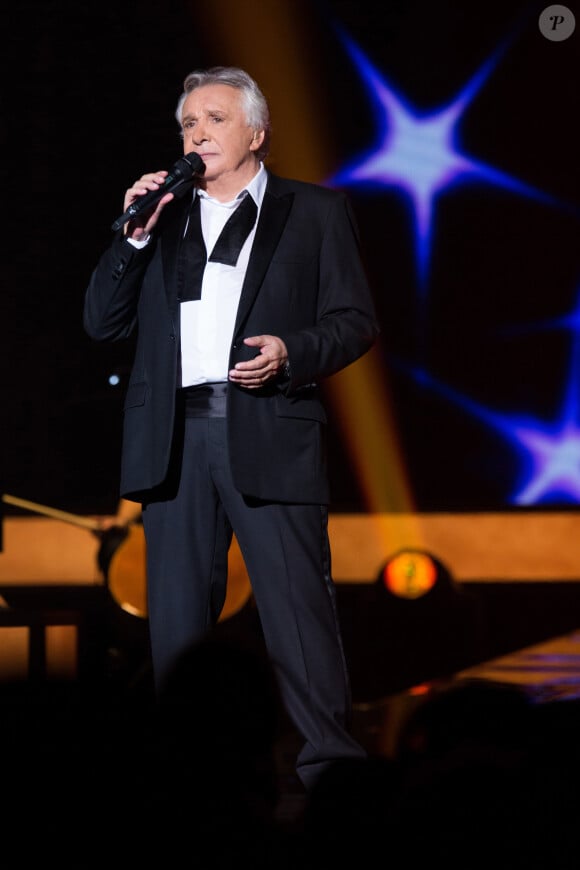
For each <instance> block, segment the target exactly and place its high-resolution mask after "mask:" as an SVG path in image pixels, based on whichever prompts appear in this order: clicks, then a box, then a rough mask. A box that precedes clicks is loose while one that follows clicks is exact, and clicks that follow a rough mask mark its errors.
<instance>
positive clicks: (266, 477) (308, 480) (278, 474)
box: [84, 173, 379, 503]
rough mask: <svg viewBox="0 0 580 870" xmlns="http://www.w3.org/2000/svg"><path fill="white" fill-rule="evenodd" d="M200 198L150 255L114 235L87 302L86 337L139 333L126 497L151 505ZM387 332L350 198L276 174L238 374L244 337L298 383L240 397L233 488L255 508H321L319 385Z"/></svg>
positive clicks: (253, 257)
mask: <svg viewBox="0 0 580 870" xmlns="http://www.w3.org/2000/svg"><path fill="white" fill-rule="evenodd" d="M189 203H190V198H189V197H186V198H184V199H182V200H176V201H175V202H172V203H170V204H169V205H168V206H167V207H166V208H165V210H164V212H163V213H162V216H161V220H160V222H159V223H158V226H157V227H156V229H155V234H154V237H153V238H152V240H151V241H150V243H149V245H148V246H147V247H146V248H144V249H142V250H137V249H136V248H135V247H134V246H133V245H131V244H130V243H129V242H127V241H125V240H124V239H123V237H122V235H121V234H118V235H117V236H116V237H115V239H114V240H113V243H112V245H111V247H110V248H109V249H108V250H107V251H106V252H105V253H104V254H103V256H102V257H101V259H100V261H99V263H98V265H97V267H96V269H95V271H94V272H93V274H92V276H91V279H90V283H89V286H88V288H87V291H86V297H85V307H84V325H85V329H86V331H87V333H88V334H89V335H90V336H91V337H92V338H94V339H96V340H99V341H111V340H118V339H122V338H126V337H129V336H130V335H131V334H132V333H133V332H134V330H135V329H137V341H136V353H135V360H134V364H133V367H132V371H131V376H130V381H129V386H128V389H127V394H126V400H125V407H124V428H123V449H122V457H121V486H120V490H121V494H122V495H124V496H126V497H129V498H134V499H135V500H137V501H142V500H144V501H146V500H147V499H148V497H149V496H150V495H151V493H152V492H154V491H155V490H156V489H157V488H158V487H159V486H160V485H162V484H163V482H164V481H165V478H166V476H167V473H168V468H169V460H170V453H171V448H172V442H173V439H174V434H175V432H174V426H175V419H176V395H177V390H178V386H179V345H180V334H179V320H180V318H179V304H180V303H179V300H178V298H177V276H176V270H177V260H178V249H179V243H180V239H181V237H182V235H183V229H184V221H185V217H186V212H187V209H188V207H189ZM378 331H379V330H378V325H377V321H376V316H375V310H374V306H373V301H372V294H371V291H370V288H369V286H368V283H367V278H366V275H365V271H364V267H363V264H362V262H361V257H360V252H359V248H358V236H357V229H356V227H355V223H354V218H353V214H352V211H351V208H350V205H349V203H348V200H347V198H346V197H345V196H344V194H342V193H340V192H338V191H334V190H330V189H328V188H324V187H321V186H318V185H314V184H308V183H305V182H300V181H293V180H289V179H283V178H280V177H277V176H275V175H273V174H271V173H268V182H267V187H266V192H265V196H264V201H263V204H262V208H261V211H260V216H259V221H258V226H257V228H256V235H255V239H254V244H253V247H252V251H251V254H250V260H249V264H248V269H247V273H246V278H245V281H244V285H243V289H242V294H241V298H240V304H239V308H238V312H237V317H236V322H235V328H234V334H233V336H232V344H231V351H230V368H231V367H233V366H234V365H235V363H236V362H237V361H239V360H240V359H245V358H247V348H246V347H245V345H244V344H243V339H244V338H245V337H247V336H252V335H262V334H268V335H277V336H279V337H280V338H282V339H283V340H284V342H285V343H286V346H287V348H288V356H289V360H290V365H291V372H292V375H291V379H290V380H289V381H288V380H280V381H279V382H273V383H272V384H270V385H269V386H267V387H266V388H264V389H261V390H244V389H243V388H240V387H237V386H234V385H230V389H229V391H228V398H227V420H228V436H229V437H228V443H229V452H230V462H231V468H232V474H233V478H234V482H235V484H236V487H237V488H238V489H239V491H240V492H242V493H244V494H245V495H248V496H252V497H255V498H258V499H265V500H269V501H271V500H273V501H285V502H302V503H306V502H311V503H325V502H328V500H329V487H328V480H327V468H326V455H325V423H326V413H325V409H324V406H323V403H322V401H321V397H320V392H319V388H318V384H319V383H320V381H321V379H323V378H325V377H328V376H329V375H332V374H334V373H335V372H337V371H339V370H340V369H342V368H344V367H345V366H347V365H349V364H350V363H352V362H354V361H355V360H356V359H358V358H359V357H360V356H362V355H363V354H364V353H365V352H366V351H368V350H369V349H370V347H371V346H372V344H373V342H374V340H375V338H376V336H377V334H378Z"/></svg>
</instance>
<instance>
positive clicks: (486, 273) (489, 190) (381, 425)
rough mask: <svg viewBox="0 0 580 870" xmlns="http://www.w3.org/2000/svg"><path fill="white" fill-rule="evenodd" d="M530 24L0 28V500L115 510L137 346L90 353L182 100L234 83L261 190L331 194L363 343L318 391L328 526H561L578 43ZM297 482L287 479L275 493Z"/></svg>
mask: <svg viewBox="0 0 580 870" xmlns="http://www.w3.org/2000/svg"><path fill="white" fill-rule="evenodd" d="M573 12H574V9H573V5H571V6H570V7H569V8H567V7H565V6H564V7H563V6H558V7H550V6H549V5H548V4H536V3H529V2H516V0H505V2H501V3H499V2H491V3H486V4H484V5H481V4H466V3H464V2H460V0H454V2H450V0H448V2H441V3H433V2H431V0H416V2H413V0H406V2H402V0H398V2H387V3H381V4H376V3H373V2H367V3H365V2H357V3H352V2H346V0H343V2H339V0H335V2H331V0H329V2H314V0H304V2H299V0H288V2H284V0H279V2H260V0H256V2H254V3H253V4H252V8H251V12H250V13H249V12H248V11H247V10H246V7H245V5H244V4H239V3H238V2H233V0H230V2H225V0H216V2H213V3H211V4H209V5H207V8H204V4H198V3H194V2H190V3H188V2H185V0H166V2H164V3H163V4H159V3H155V2H152V0H140V2H136V0H128V2H118V0H116V2H111V0H102V2H100V3H99V4H96V5H95V4H88V3H79V2H72V0H54V2H48V3H47V2H41V0H20V2H19V3H18V4H16V3H15V4H14V5H13V6H12V7H9V6H8V7H6V6H5V7H3V11H2V19H3V20H2V24H3V27H2V33H3V51H2V55H3V57H2V63H3V81H4V83H5V87H4V88H3V97H2V113H3V122H4V123H3V133H2V136H3V141H4V144H5V146H7V147H6V157H5V159H4V166H5V171H6V172H5V177H4V179H3V184H2V189H3V194H4V196H3V216H4V227H5V229H4V230H3V241H4V244H3V246H2V247H3V253H2V260H3V269H2V271H3V276H4V279H3V282H2V283H3V288H2V294H1V303H0V304H1V306H2V312H3V315H2V327H1V328H2V341H1V342H0V355H1V356H0V370H1V378H2V380H1V390H2V394H1V395H2V427H1V429H0V439H1V440H0V449H1V459H0V463H1V465H0V468H1V479H0V489H1V490H2V491H3V492H8V493H13V494H15V495H17V496H20V497H23V498H26V499H32V500H34V501H37V502H42V503H45V504H49V505H53V506H55V507H60V508H63V509H66V510H71V511H78V512H80V513H98V512H107V511H108V510H112V509H114V505H115V503H116V499H117V495H118V491H117V480H118V463H119V448H120V431H121V409H122V401H123V394H124V390H125V387H126V384H127V377H128V370H129V369H128V367H129V361H130V358H131V346H130V345H127V344H118V345H114V346H98V345H94V344H93V343H92V342H91V341H90V340H89V339H88V338H87V337H86V336H85V334H84V332H83V329H82V320H81V318H82V305H83V294H84V290H85V287H86V284H87V282H88V279H89V275H90V272H91V270H92V268H93V266H94V264H95V262H96V259H97V258H98V256H99V255H100V253H101V251H102V250H103V249H104V248H105V246H106V245H107V244H108V243H109V240H110V238H111V229H110V227H111V223H112V221H113V220H114V219H115V218H116V217H117V216H118V215H119V214H120V213H121V211H122V204H123V195H124V191H125V189H126V188H127V187H128V186H130V185H131V183H132V182H133V180H134V179H135V178H137V177H139V176H140V175H141V174H142V173H144V172H146V171H153V170H157V169H161V168H170V166H171V165H172V164H173V163H174V162H175V160H176V159H177V157H178V156H179V155H180V153H181V141H180V138H179V135H178V128H177V125H176V122H175V119H174V116H173V113H174V109H175V104H176V102H177V99H178V97H179V94H180V92H181V83H182V81H183V79H184V77H185V75H186V74H187V73H188V72H189V71H190V70H192V69H194V68H196V67H204V66H208V65H212V64H235V65H241V66H244V67H245V68H246V69H248V71H249V72H250V73H252V74H253V75H255V77H256V78H257V79H258V80H259V82H260V84H261V85H262V87H263V89H264V91H265V93H266V95H267V96H268V98H269V99H270V102H271V108H272V114H273V148H272V154H271V157H270V159H269V161H268V165H269V166H270V167H271V168H272V170H273V171H276V172H280V173H283V174H288V175H293V176H296V177H299V178H304V179H306V180H310V181H316V182H318V183H321V184H324V185H328V186H330V187H337V188H342V189H344V190H345V191H347V192H348V194H349V195H350V197H351V199H352V202H353V206H354V209H355V213H356V216H357V219H358V222H359V226H360V235H361V246H362V251H363V256H364V260H365V264H366V267H367V269H368V274H369V278H370V280H371V283H372V287H373V292H374V296H375V300H376V305H377V310H378V313H379V317H380V322H381V326H382V333H381V336H380V339H379V341H378V343H377V347H376V349H375V350H374V351H373V353H371V354H370V355H369V356H368V357H367V358H365V359H364V360H363V361H361V362H360V364H357V365H356V366H354V367H353V369H352V370H349V371H348V372H346V373H344V375H339V376H337V377H335V378H333V379H331V381H330V382H329V383H328V384H326V385H325V390H326V392H327V397H328V402H329V408H330V419H331V424H332V425H331V427H330V431H329V435H330V440H329V459H330V467H331V475H332V484H333V504H332V509H333V510H334V511H335V512H359V511H362V512H364V511H371V512H385V511H394V512H398V511H400V512H409V511H410V512H413V511H420V512H421V511H422V512H430V511H438V512H440V511H443V512H445V511H452V512H461V511H493V512H498V511H509V512H513V511H520V510H537V509H541V510H562V509H563V510H568V509H575V507H576V506H577V504H578V501H579V497H580V390H579V376H580V367H579V353H580V256H579V252H580V245H579V243H578V239H579V233H580V190H579V173H578V169H577V166H578V154H579V153H580V141H579V125H578V112H579V108H580V106H579V103H578V81H579V73H580V51H579V39H580V22H578V26H576V27H575V26H574V25H575V21H574V15H573ZM289 473H291V469H290V470H289Z"/></svg>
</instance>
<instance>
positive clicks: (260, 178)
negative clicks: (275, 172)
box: [196, 161, 268, 208]
mask: <svg viewBox="0 0 580 870" xmlns="http://www.w3.org/2000/svg"><path fill="white" fill-rule="evenodd" d="M267 181H268V176H267V173H266V168H265V166H264V164H263V162H262V161H260V168H259V169H258V171H257V172H256V174H255V175H254V177H253V178H252V180H251V181H250V182H249V183H248V184H247V185H246V186H245V187H243V188H242V189H241V190H240V192H239V193H238V195H237V196H236V197H235V199H234V200H233V202H237V201H238V200H240V199H241V198H242V197H243V196H244V195H245V194H246V193H249V194H250V196H251V197H252V199H253V200H254V202H255V203H256V205H257V206H258V208H260V206H261V205H262V200H263V199H264V193H265V192H266V182H267ZM196 190H197V193H198V194H199V196H200V197H202V198H204V199H210V200H211V199H212V197H211V196H209V194H208V193H207V192H206V191H205V190H202V189H201V188H199V187H198V188H196Z"/></svg>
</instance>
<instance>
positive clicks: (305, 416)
mask: <svg viewBox="0 0 580 870" xmlns="http://www.w3.org/2000/svg"><path fill="white" fill-rule="evenodd" d="M276 413H277V414H278V416H279V417H291V418H293V419H295V420H315V421H316V422H318V423H326V411H325V409H324V405H323V404H322V402H321V401H320V399H319V398H318V397H317V396H313V395H311V396H310V398H307V397H306V396H291V397H289V396H284V395H283V394H280V393H279V394H278V395H277V396H276Z"/></svg>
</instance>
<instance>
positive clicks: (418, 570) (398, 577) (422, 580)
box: [379, 549, 441, 599]
mask: <svg viewBox="0 0 580 870" xmlns="http://www.w3.org/2000/svg"><path fill="white" fill-rule="evenodd" d="M440 571H441V566H440V564H439V563H438V562H437V561H436V560H435V559H434V558H433V556H431V555H430V554H429V553H427V552H425V551H424V550H413V549H405V550H399V551H398V552H397V553H395V554H394V555H393V556H391V558H390V559H389V560H388V561H387V562H386V564H385V565H384V567H383V568H382V570H381V573H380V577H379V580H380V581H381V582H382V583H383V584H384V586H385V588H386V589H387V591H388V592H391V593H392V594H393V595H396V596H397V597H398V598H410V599H415V598H421V596H423V595H426V594H427V592H429V591H430V590H431V589H433V587H434V586H435V584H436V582H437V580H438V578H439V574H440Z"/></svg>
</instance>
